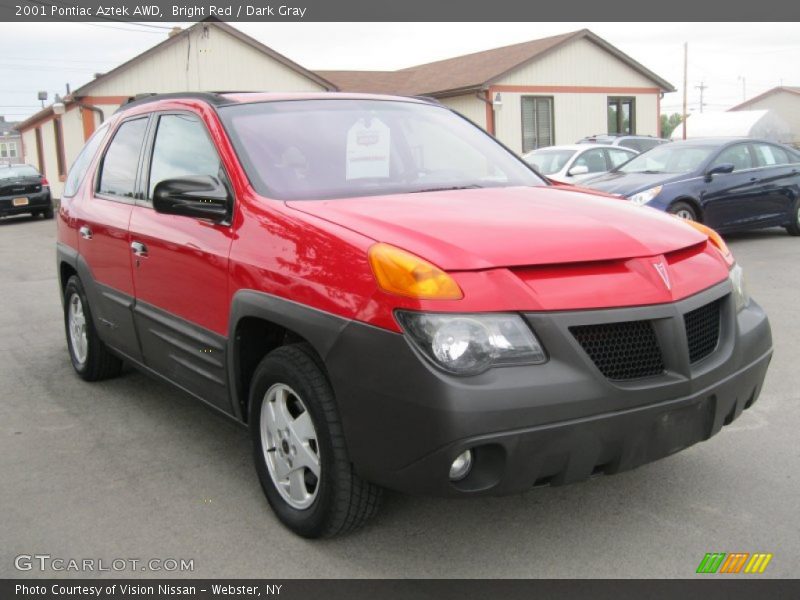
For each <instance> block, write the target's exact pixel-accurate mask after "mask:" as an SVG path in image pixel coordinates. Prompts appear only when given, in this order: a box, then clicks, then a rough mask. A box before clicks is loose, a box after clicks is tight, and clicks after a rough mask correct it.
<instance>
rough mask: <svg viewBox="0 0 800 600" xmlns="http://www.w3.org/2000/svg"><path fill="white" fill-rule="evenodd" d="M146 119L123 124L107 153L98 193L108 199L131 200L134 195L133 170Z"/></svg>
mask: <svg viewBox="0 0 800 600" xmlns="http://www.w3.org/2000/svg"><path fill="white" fill-rule="evenodd" d="M146 131H147V117H144V118H141V119H135V120H132V121H125V122H124V123H123V124H122V125H120V127H119V129H118V130H117V133H116V134H115V135H114V139H113V140H111V144H109V146H108V150H106V155H105V157H104V158H103V166H102V167H101V171H100V181H99V184H98V187H97V191H98V192H100V193H101V194H109V195H111V196H124V197H128V198H133V195H134V193H135V192H136V170H137V167H138V165H139V153H140V152H141V149H142V142H143V141H144V134H145V132H146Z"/></svg>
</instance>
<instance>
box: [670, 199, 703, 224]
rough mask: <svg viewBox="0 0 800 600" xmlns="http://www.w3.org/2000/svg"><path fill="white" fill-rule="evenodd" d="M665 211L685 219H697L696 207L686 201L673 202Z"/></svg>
mask: <svg viewBox="0 0 800 600" xmlns="http://www.w3.org/2000/svg"><path fill="white" fill-rule="evenodd" d="M667 212H668V213H669V214H671V215H675V216H676V217H680V218H682V219H686V220H687V221H698V220H699V219H698V218H697V209H695V207H694V206H692V205H691V204H689V203H688V202H682V201H678V202H673V203H672V204H670V207H669V208H668V209H667Z"/></svg>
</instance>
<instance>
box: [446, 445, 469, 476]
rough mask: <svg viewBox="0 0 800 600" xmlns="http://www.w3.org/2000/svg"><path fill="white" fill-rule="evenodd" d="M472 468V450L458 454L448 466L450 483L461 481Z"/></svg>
mask: <svg viewBox="0 0 800 600" xmlns="http://www.w3.org/2000/svg"><path fill="white" fill-rule="evenodd" d="M471 468H472V450H467V451H466V452H463V453H461V454H459V455H458V456H457V457H456V459H455V460H454V461H453V464H452V465H450V481H461V480H462V479H464V477H466V476H467V474H468V473H469V470H470V469H471Z"/></svg>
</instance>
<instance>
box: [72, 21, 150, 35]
mask: <svg viewBox="0 0 800 600" xmlns="http://www.w3.org/2000/svg"><path fill="white" fill-rule="evenodd" d="M79 25H89V26H90V27H100V28H102V29H118V30H119V31H129V32H131V33H150V34H155V35H163V34H162V33H159V32H158V31H146V30H144V29H128V28H127V27H116V26H114V25H104V24H100V23H79Z"/></svg>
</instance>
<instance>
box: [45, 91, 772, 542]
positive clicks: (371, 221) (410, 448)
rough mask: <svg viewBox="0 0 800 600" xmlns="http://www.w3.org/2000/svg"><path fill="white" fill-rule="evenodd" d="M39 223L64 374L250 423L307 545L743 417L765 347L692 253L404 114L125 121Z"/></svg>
mask: <svg viewBox="0 0 800 600" xmlns="http://www.w3.org/2000/svg"><path fill="white" fill-rule="evenodd" d="M58 223H59V230H58V261H59V272H60V276H61V286H62V287H61V289H62V295H63V301H64V319H65V325H66V332H67V340H68V344H67V345H68V348H69V353H70V357H71V360H72V364H73V365H74V367H75V370H76V371H77V372H78V374H79V375H80V376H81V377H83V378H84V379H86V380H97V379H101V378H104V377H110V376H113V375H115V374H117V373H118V372H119V370H120V366H121V361H122V360H124V361H127V362H129V363H132V364H134V365H136V366H137V367H139V368H140V369H142V370H144V371H146V372H148V373H150V374H152V375H154V376H156V377H159V378H161V379H164V380H167V381H170V382H172V383H173V384H175V385H177V386H178V387H180V388H182V389H183V390H185V391H187V392H189V393H191V394H193V395H194V396H196V397H198V398H199V399H201V400H203V401H204V402H206V403H208V404H209V405H211V406H213V407H215V408H217V409H219V410H221V411H223V412H224V413H226V414H228V415H230V416H232V417H234V418H235V419H237V420H239V421H241V422H243V423H246V424H247V425H248V426H249V427H250V430H251V432H252V436H253V441H254V450H255V462H256V469H257V472H258V476H259V478H260V481H261V484H262V486H263V488H264V491H265V493H266V496H267V498H268V500H269V503H270V504H271V506H272V508H273V509H274V511H275V513H276V514H277V515H278V517H279V518H280V520H281V521H282V522H283V523H285V524H286V525H287V526H289V527H290V528H291V529H293V530H294V531H295V532H297V533H299V534H300V535H303V536H307V537H318V536H329V535H335V534H338V533H342V532H345V531H347V530H350V529H352V528H353V527H356V526H358V525H359V524H361V523H362V522H364V521H365V520H366V519H367V518H368V517H369V516H370V515H372V514H373V513H374V512H375V511H376V509H377V507H378V503H379V500H380V489H381V487H389V488H394V489H397V490H401V491H405V492H412V493H424V494H437V495H449V496H478V495H483V494H506V493H511V492H520V491H523V490H527V489H530V488H532V487H534V486H536V485H543V484H551V485H560V484H565V483H570V482H574V481H579V480H582V479H586V478H588V477H590V476H591V475H594V474H600V473H606V474H610V473H616V472H618V471H622V470H625V469H630V468H632V467H635V466H637V465H640V464H642V463H646V462H648V461H651V460H654V459H657V458H659V457H663V456H666V455H668V454H671V453H673V452H676V451H678V450H680V449H682V448H686V447H687V446H690V445H691V444H694V443H695V442H698V441H701V440H705V439H707V438H709V437H710V436H712V435H714V434H715V433H717V432H718V431H719V430H720V429H721V428H722V427H723V426H724V425H726V424H728V423H730V422H731V421H733V420H734V419H736V418H737V417H738V416H739V415H740V414H741V412H742V411H743V410H744V409H746V408H748V407H749V406H750V405H751V404H752V403H753V402H754V401H755V399H756V397H757V396H758V394H759V391H760V388H761V385H762V382H763V380H764V376H765V373H766V370H767V365H768V363H769V360H770V357H771V352H772V341H771V336H770V329H769V324H768V322H767V318H766V316H765V315H764V312H763V311H762V310H761V308H760V307H759V306H758V305H757V304H756V303H755V302H753V301H752V300H750V298H749V297H748V296H747V293H746V291H745V289H744V286H743V280H742V272H741V269H740V267H739V266H737V265H736V263H735V262H734V259H733V257H732V256H731V254H730V252H729V251H728V249H727V247H726V246H725V243H724V242H723V241H722V240H721V239H720V238H719V236H717V235H716V234H715V233H714V232H713V231H711V230H708V229H706V228H704V227H703V226H702V225H700V224H687V223H684V222H682V221H680V220H678V219H676V218H674V217H671V216H667V215H664V214H661V213H658V212H657V211H654V210H650V209H646V208H641V207H637V206H633V205H630V204H629V203H627V202H622V201H619V200H616V199H613V198H608V197H602V196H599V195H590V194H588V193H582V192H579V191H577V190H575V189H573V188H569V187H555V186H550V185H548V184H547V183H546V182H545V181H543V180H542V179H540V178H539V177H538V176H537V175H536V173H534V172H533V171H532V170H531V169H530V168H529V167H528V166H527V165H526V164H525V163H524V162H523V161H522V160H520V159H519V158H517V157H516V156H514V155H513V154H512V153H511V152H509V151H508V150H507V149H505V148H504V147H502V146H501V145H500V144H498V143H497V142H496V141H495V140H494V139H492V138H491V137H490V136H488V135H487V134H486V133H484V132H483V131H482V130H480V129H479V128H478V127H476V126H474V125H473V124H472V123H470V122H469V121H467V120H465V119H463V118H462V117H460V116H458V115H457V114H455V113H453V112H452V111H450V110H449V109H447V108H445V107H443V106H440V105H437V104H435V103H432V102H428V101H425V100H419V99H408V98H394V97H382V96H360V95H343V94H316V95H315V94H299V95H298V94H295V95H276V94H272V95H270V94H227V95H220V94H172V95H164V96H153V97H149V98H145V99H141V100H138V101H135V102H132V103H130V104H128V105H126V106H125V107H123V108H122V109H121V110H120V111H118V112H117V114H115V115H114V117H113V118H111V119H110V120H109V121H108V122H107V123H106V124H105V125H104V126H103V127H101V128H100V129H99V130H98V131H97V132H96V133H95V134H94V137H92V138H91V139H90V141H89V142H88V143H87V145H86V147H85V149H84V150H83V152H82V154H81V155H80V156H79V157H78V159H77V160H76V163H75V165H74V166H73V168H72V170H71V172H70V174H69V177H68V178H67V181H66V184H65V191H64V194H63V198H62V202H61V208H60V214H59V221H58Z"/></svg>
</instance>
